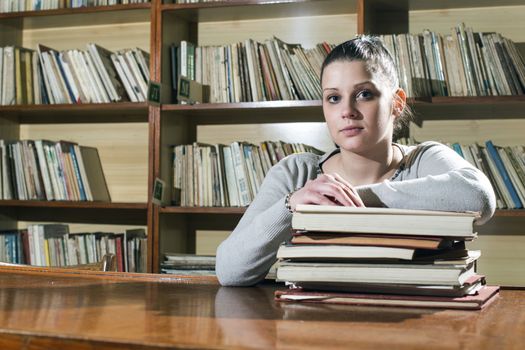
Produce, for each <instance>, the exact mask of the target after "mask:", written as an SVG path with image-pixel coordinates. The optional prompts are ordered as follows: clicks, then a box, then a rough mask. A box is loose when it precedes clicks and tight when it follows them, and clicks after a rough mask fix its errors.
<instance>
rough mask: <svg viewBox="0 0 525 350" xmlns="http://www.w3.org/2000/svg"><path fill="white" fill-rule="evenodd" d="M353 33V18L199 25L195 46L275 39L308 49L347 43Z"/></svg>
mask: <svg viewBox="0 0 525 350" xmlns="http://www.w3.org/2000/svg"><path fill="white" fill-rule="evenodd" d="M345 28H346V29H345ZM356 30H357V16H356V15H355V14H348V15H333V16H312V17H288V18H273V19H264V20H250V21H227V22H204V23H200V24H199V37H198V40H199V43H198V44H199V45H201V46H202V45H222V44H230V43H234V42H237V41H242V40H244V39H254V40H257V41H264V40H266V39H270V38H272V37H273V36H274V35H275V36H276V37H277V38H279V39H281V40H283V41H285V42H288V43H292V44H297V43H300V44H302V45H303V46H304V47H307V48H310V47H313V46H315V45H316V44H319V43H321V42H323V41H326V42H328V43H330V44H337V43H340V42H342V41H345V40H348V39H351V38H353V37H354V36H355V34H356Z"/></svg>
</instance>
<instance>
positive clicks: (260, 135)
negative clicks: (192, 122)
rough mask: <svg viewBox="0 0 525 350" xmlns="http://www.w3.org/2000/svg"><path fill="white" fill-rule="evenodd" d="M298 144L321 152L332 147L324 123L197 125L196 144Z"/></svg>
mask: <svg viewBox="0 0 525 350" xmlns="http://www.w3.org/2000/svg"><path fill="white" fill-rule="evenodd" d="M268 140H271V141H285V142H300V143H304V144H307V145H310V146H314V147H316V148H318V149H320V150H322V151H325V152H326V151H328V150H330V149H332V148H333V143H332V141H331V139H330V135H329V133H328V129H327V128H326V124H325V123H268V124H235V125H199V126H198V127H197V141H199V142H204V143H224V144H230V143H232V142H234V141H249V142H251V143H255V144H257V143H259V142H262V141H268Z"/></svg>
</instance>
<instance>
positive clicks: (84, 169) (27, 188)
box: [0, 140, 110, 202]
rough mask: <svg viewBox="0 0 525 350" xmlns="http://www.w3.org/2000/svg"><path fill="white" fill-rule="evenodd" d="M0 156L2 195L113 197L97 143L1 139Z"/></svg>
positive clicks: (26, 197) (78, 198)
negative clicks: (94, 144)
mask: <svg viewBox="0 0 525 350" xmlns="http://www.w3.org/2000/svg"><path fill="white" fill-rule="evenodd" d="M0 159H1V162H0V180H1V181H0V199H6V200H10V199H18V200H49V201H50V200H61V201H107V202H109V201H110V195H109V190H108V187H107V184H106V180H105V177H104V172H103V170H102V164H101V162H100V157H99V155H98V150H97V149H96V148H94V147H88V146H80V145H78V144H77V143H74V142H68V141H58V142H52V141H47V140H34V141H33V140H22V141H6V140H0Z"/></svg>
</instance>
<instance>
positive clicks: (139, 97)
mask: <svg viewBox="0 0 525 350" xmlns="http://www.w3.org/2000/svg"><path fill="white" fill-rule="evenodd" d="M117 58H118V60H119V62H120V68H121V69H122V71H123V72H124V74H125V75H126V78H127V80H128V82H129V84H130V86H131V88H132V89H133V91H134V92H135V95H136V96H137V100H138V102H143V101H146V96H145V95H143V94H142V91H141V89H140V86H139V83H138V81H137V80H136V79H135V76H134V75H133V74H132V73H131V68H130V66H129V63H128V62H127V60H126V57H125V52H123V51H120V52H117Z"/></svg>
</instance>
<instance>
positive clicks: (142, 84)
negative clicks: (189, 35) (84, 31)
mask: <svg viewBox="0 0 525 350" xmlns="http://www.w3.org/2000/svg"><path fill="white" fill-rule="evenodd" d="M148 81H149V54H148V53H147V52H145V51H143V50H141V49H139V48H135V49H124V50H119V51H117V52H112V51H109V50H107V49H105V48H103V47H101V46H99V45H96V44H92V43H90V44H87V49H86V50H76V49H75V50H64V51H57V50H54V49H51V48H49V47H46V46H44V45H40V44H39V45H38V46H37V50H36V51H35V50H31V49H27V48H23V47H18V46H6V47H0V104H1V105H26V104H29V105H32V104H62V103H69V104H71V103H109V102H118V101H132V102H142V101H145V100H146V95H147V85H148Z"/></svg>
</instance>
